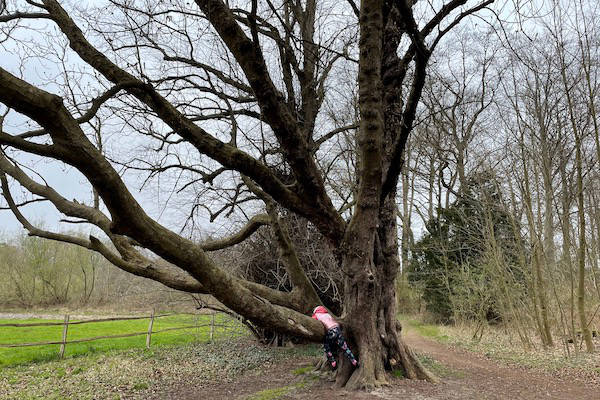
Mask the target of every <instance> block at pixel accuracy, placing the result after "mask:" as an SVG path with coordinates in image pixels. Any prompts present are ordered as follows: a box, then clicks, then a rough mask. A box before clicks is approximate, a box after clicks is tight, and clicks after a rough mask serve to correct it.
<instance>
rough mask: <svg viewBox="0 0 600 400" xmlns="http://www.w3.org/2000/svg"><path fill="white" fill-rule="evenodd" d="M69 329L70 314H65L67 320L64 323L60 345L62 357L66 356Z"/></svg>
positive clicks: (59, 355)
mask: <svg viewBox="0 0 600 400" xmlns="http://www.w3.org/2000/svg"><path fill="white" fill-rule="evenodd" d="M68 330H69V314H67V315H65V322H64V324H63V334H62V343H61V345H60V352H59V354H58V357H59V358H61V359H62V358H63V357H64V356H65V347H66V346H67V331H68Z"/></svg>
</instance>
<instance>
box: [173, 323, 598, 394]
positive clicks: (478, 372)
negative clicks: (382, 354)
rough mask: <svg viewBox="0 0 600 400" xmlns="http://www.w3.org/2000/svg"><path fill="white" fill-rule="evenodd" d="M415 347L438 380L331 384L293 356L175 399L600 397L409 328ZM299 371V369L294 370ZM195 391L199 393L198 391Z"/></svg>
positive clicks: (588, 388)
mask: <svg viewBox="0 0 600 400" xmlns="http://www.w3.org/2000/svg"><path fill="white" fill-rule="evenodd" d="M406 340H407V341H408V343H409V344H410V345H411V346H412V348H413V349H414V350H415V351H416V352H418V353H421V354H424V355H427V356H428V357H430V358H432V359H434V360H435V362H436V365H437V366H438V367H439V368H440V371H441V375H443V378H442V382H441V383H439V384H435V385H433V384H429V383H427V382H421V381H410V380H404V379H397V380H395V381H394V382H393V384H392V385H391V386H389V387H385V388H381V389H377V390H374V391H371V392H348V391H344V390H334V389H332V387H331V386H332V383H331V382H328V381H327V380H326V379H323V378H322V377H320V378H319V377H316V376H314V375H310V374H304V375H298V374H297V368H298V367H299V366H300V365H299V364H302V365H309V364H310V362H311V360H310V359H302V360H289V361H286V362H284V363H281V364H279V365H272V366H269V367H267V368H265V369H263V370H262V371H261V372H260V373H256V372H254V373H249V374H246V375H244V376H241V377H240V378H239V379H236V380H235V381H233V382H229V383H226V384H221V385H210V386H208V387H203V388H202V389H201V394H198V393H199V392H197V391H194V389H191V388H188V389H187V390H185V391H183V390H182V391H180V392H178V393H173V395H174V397H171V398H185V399H227V400H234V399H235V400H242V399H287V400H331V399H339V398H342V399H348V400H371V399H373V400H374V399H414V400H434V399H435V400H446V399H453V400H456V399H473V400H475V399H476V400H488V399H489V400H491V399H510V400H513V399H527V400H529V399H557V400H558V399H561V400H562V399H564V400H599V399H600V387H598V386H594V385H591V384H588V383H586V382H579V381H575V380H573V379H570V380H567V379H561V378H556V377H554V376H552V375H550V374H547V373H545V372H542V371H535V370H528V369H522V368H519V367H513V366H508V365H504V364H501V363H498V362H496V361H492V360H489V359H487V358H485V357H484V356H481V355H478V354H475V353H471V352H467V351H464V350H460V349H455V348H450V347H448V346H445V345H443V344H440V343H437V342H434V341H432V340H429V339H425V338H422V337H420V336H418V335H416V334H415V333H412V332H408V335H407V337H406ZM294 370H296V374H295V373H294V372H293V371H294ZM194 392H195V393H196V394H194Z"/></svg>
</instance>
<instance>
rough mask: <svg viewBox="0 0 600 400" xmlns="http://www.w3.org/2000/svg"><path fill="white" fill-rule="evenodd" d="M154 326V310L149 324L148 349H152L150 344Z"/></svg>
mask: <svg viewBox="0 0 600 400" xmlns="http://www.w3.org/2000/svg"><path fill="white" fill-rule="evenodd" d="M153 325H154V308H153V309H152V314H150V324H148V334H147V335H146V348H147V349H149V348H150V342H151V340H152V326H153Z"/></svg>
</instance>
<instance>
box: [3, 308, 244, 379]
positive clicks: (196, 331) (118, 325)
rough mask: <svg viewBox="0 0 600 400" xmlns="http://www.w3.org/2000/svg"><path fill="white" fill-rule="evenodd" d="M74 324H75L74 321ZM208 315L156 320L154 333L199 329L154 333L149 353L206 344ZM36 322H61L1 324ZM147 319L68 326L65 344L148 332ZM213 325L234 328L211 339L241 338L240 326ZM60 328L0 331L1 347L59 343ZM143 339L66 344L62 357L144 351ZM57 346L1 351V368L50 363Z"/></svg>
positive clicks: (217, 332) (223, 318) (225, 320)
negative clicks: (169, 347)
mask: <svg viewBox="0 0 600 400" xmlns="http://www.w3.org/2000/svg"><path fill="white" fill-rule="evenodd" d="M73 321H75V320H73ZM210 321H211V316H210V315H200V316H197V315H173V316H168V317H162V318H156V319H155V320H154V326H153V331H154V332H156V331H160V330H163V329H168V328H175V327H181V326H186V325H197V326H198V327H194V328H189V329H184V330H174V331H167V332H160V333H155V334H153V335H152V344H151V349H152V348H156V347H162V346H170V345H176V344H185V343H192V342H207V341H209V338H210V327H209V326H201V325H209V324H210ZM35 322H62V321H60V320H40V319H26V320H14V319H11V320H6V319H0V324H3V323H22V324H24V323H35ZM148 323H149V319H141V320H129V321H107V322H94V323H89V324H81V325H70V326H69V330H68V335H67V340H76V339H84V338H90V337H95V336H109V335H120V334H127V333H134V332H147V331H148ZM215 323H216V324H227V325H229V326H232V327H234V328H233V329H234V330H233V331H232V330H231V328H230V329H227V328H221V327H215V332H214V337H215V339H218V338H219V337H223V336H227V337H231V335H232V334H233V335H243V334H245V330H244V328H243V326H242V325H241V324H239V323H237V322H236V321H232V319H231V318H229V317H227V316H224V315H217V316H216V317H215ZM62 330H63V327H62V326H36V327H27V328H17V327H0V344H8V343H34V342H50V341H60V340H62ZM145 346H146V336H145V335H140V336H133V337H127V338H118V339H100V340H96V341H93V342H86V343H74V344H68V345H67V346H66V349H65V357H67V358H68V357H76V356H80V355H84V354H93V353H105V352H108V351H112V350H124V349H134V348H144V347H145ZM59 348H60V345H46V346H34V347H17V348H0V368H3V367H7V366H14V365H22V364H28V363H35V362H43V361H50V360H54V359H57V358H58V352H59Z"/></svg>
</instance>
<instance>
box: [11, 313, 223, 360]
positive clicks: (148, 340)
mask: <svg viewBox="0 0 600 400" xmlns="http://www.w3.org/2000/svg"><path fill="white" fill-rule="evenodd" d="M215 314H216V313H212V315H211V322H210V324H195V325H184V326H178V327H172V328H165V329H160V330H153V327H154V320H155V319H156V318H162V317H168V316H173V315H196V316H197V315H198V314H193V313H171V314H160V315H155V314H154V311H152V314H150V316H147V317H115V318H99V319H90V320H84V321H73V322H71V321H69V318H70V317H69V315H65V318H64V321H63V322H39V323H37V322H36V323H27V324H0V327H16V328H28V327H36V326H59V325H60V326H63V331H62V340H61V341H51V342H36V343H6V344H0V348H2V347H4V348H14V347H31V346H46V345H57V344H59V345H60V350H59V357H60V358H63V357H64V353H65V348H66V346H67V344H73V343H84V342H93V341H95V340H101V339H118V338H126V337H132V336H142V335H146V348H150V343H151V340H152V335H153V334H157V333H162V332H168V331H176V330H183V329H194V328H203V327H209V326H210V341H211V342H212V341H213V336H214V331H215V328H230V327H231V325H226V324H219V323H215ZM136 319H150V322H149V324H148V330H147V331H146V332H131V333H125V334H120V335H107V336H95V337H90V338H84V339H74V340H67V333H68V328H69V325H80V324H89V323H97V322H106V321H127V320H136Z"/></svg>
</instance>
